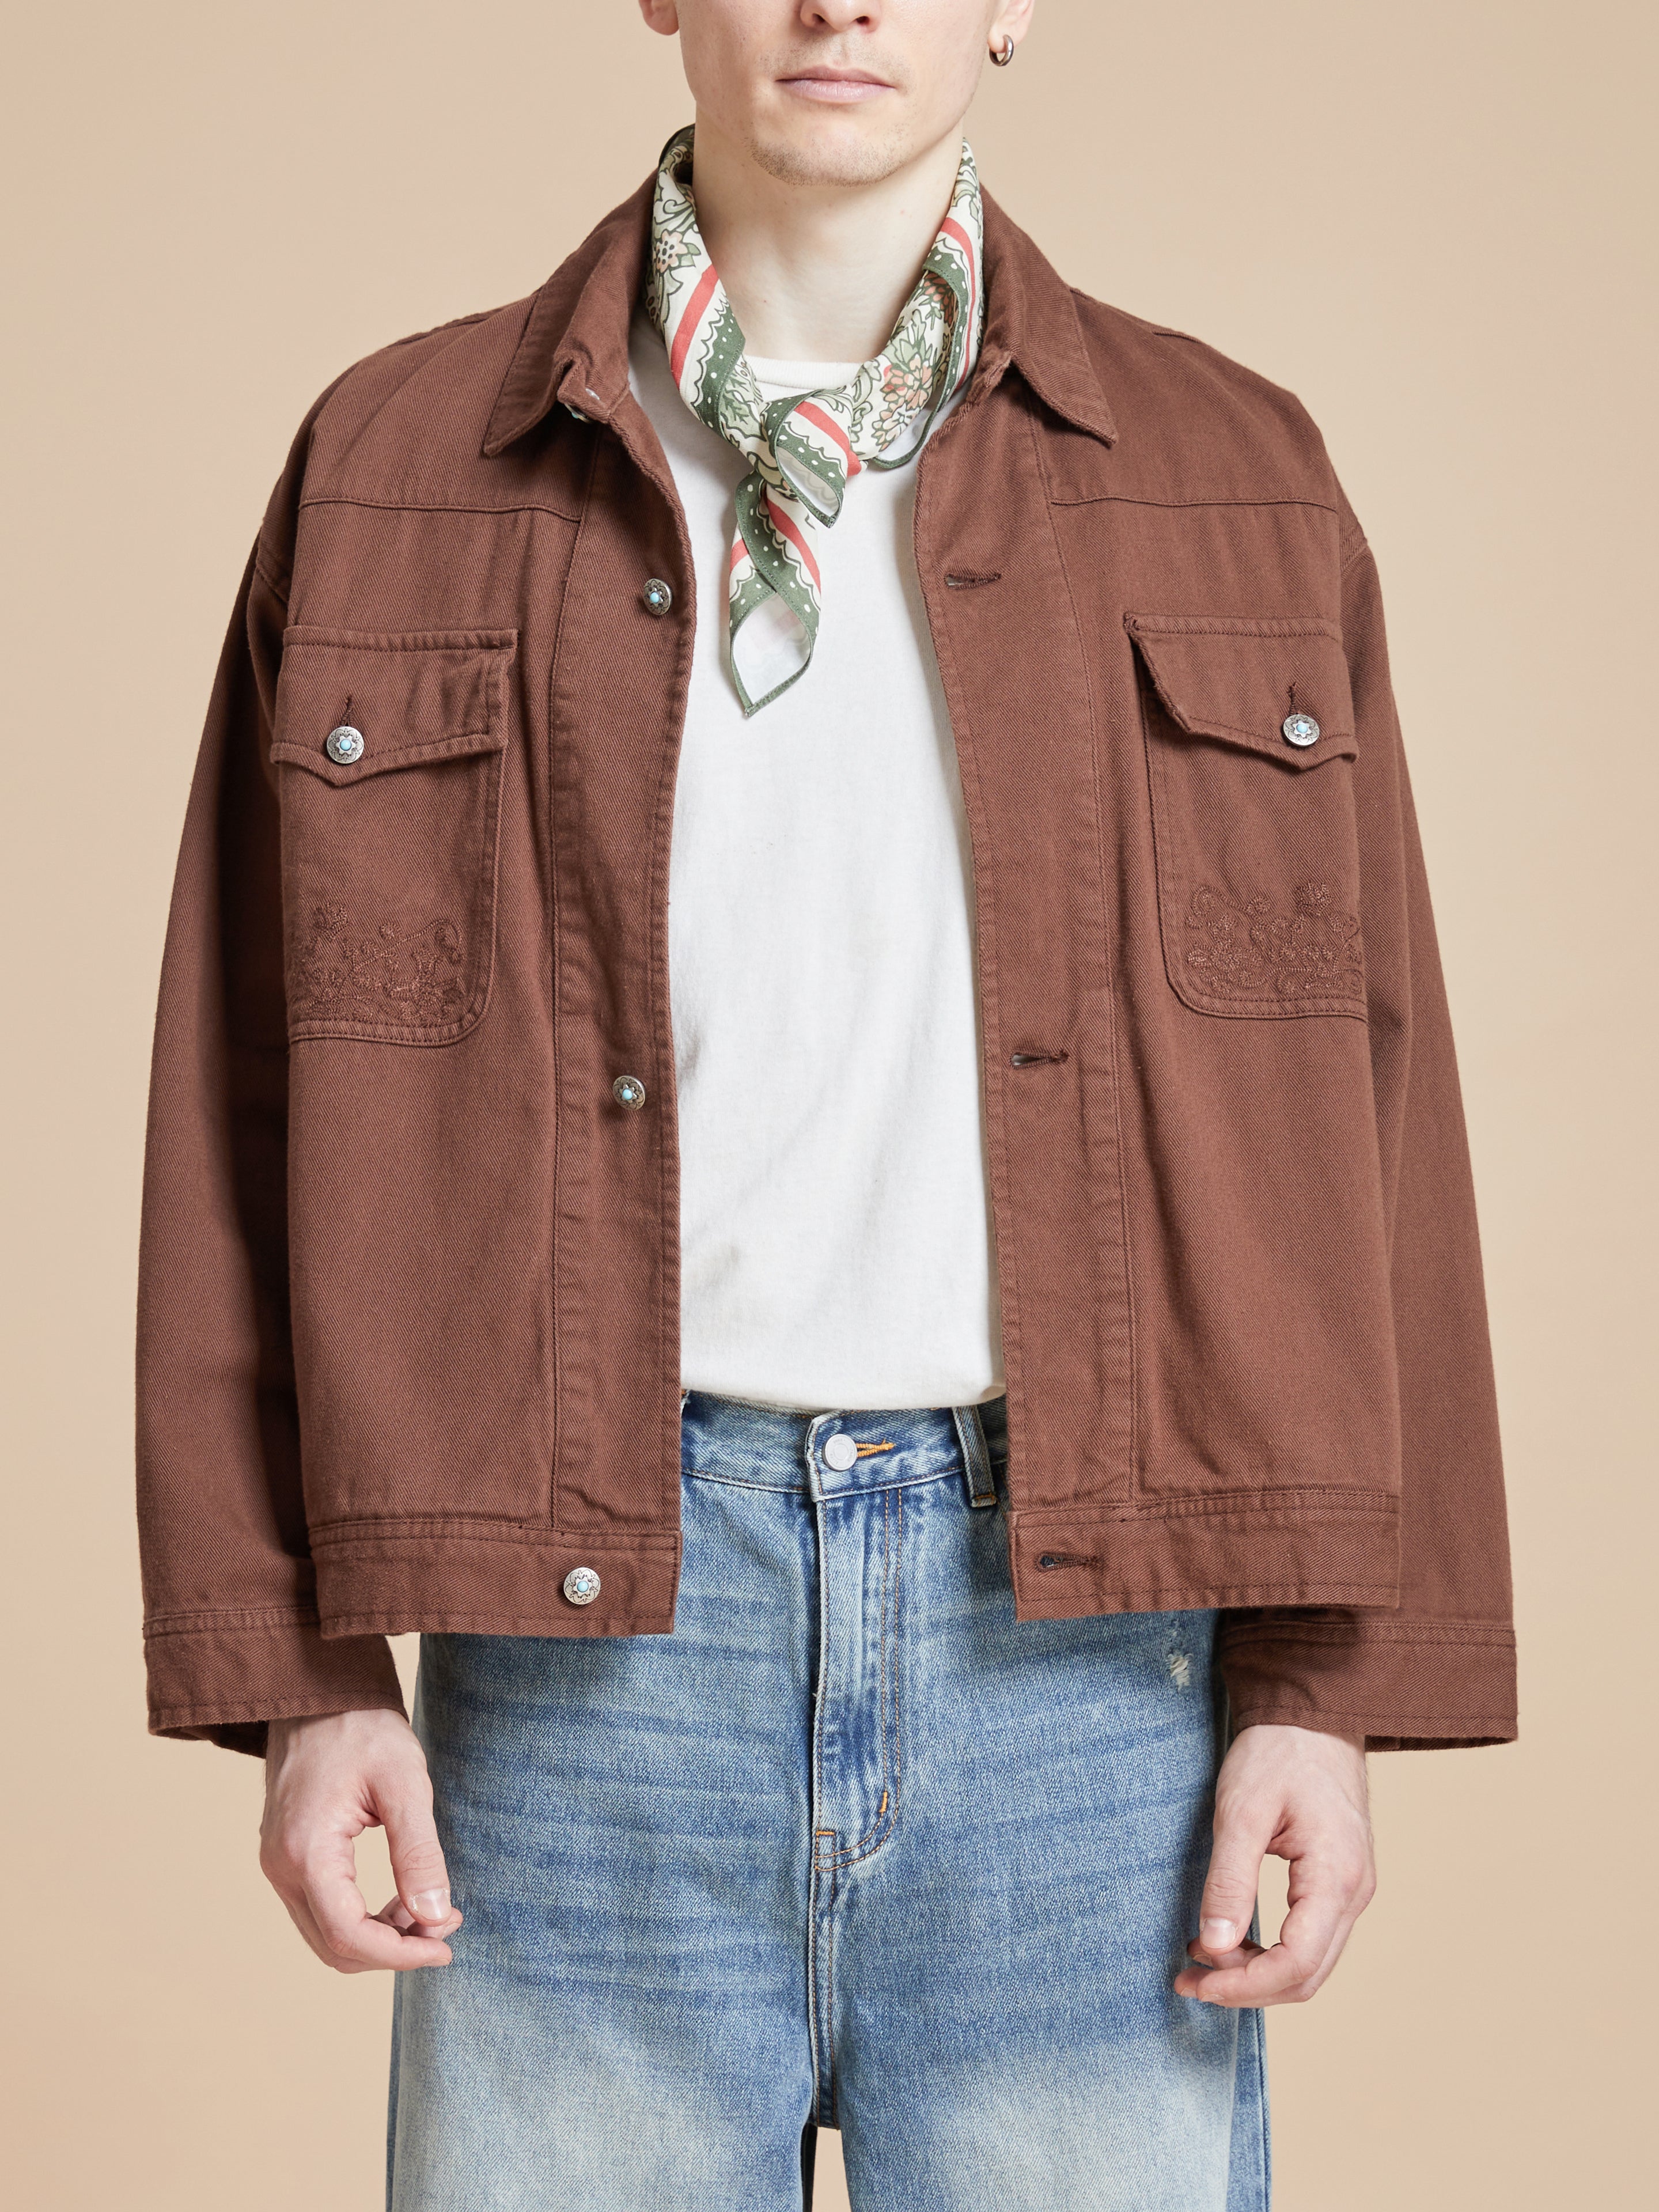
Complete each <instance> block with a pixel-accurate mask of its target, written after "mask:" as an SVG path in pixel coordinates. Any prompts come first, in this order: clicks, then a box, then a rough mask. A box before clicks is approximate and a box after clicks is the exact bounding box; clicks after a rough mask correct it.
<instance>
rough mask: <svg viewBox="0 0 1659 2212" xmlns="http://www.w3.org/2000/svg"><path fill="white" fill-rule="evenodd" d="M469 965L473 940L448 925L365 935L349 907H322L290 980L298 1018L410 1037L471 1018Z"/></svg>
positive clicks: (387, 927) (384, 928) (386, 926)
mask: <svg viewBox="0 0 1659 2212" xmlns="http://www.w3.org/2000/svg"><path fill="white" fill-rule="evenodd" d="M465 959H466V941H465V938H464V936H463V934H462V933H461V931H460V930H459V928H458V927H456V925H455V923H453V921H449V920H448V919H447V917H443V916H441V917H439V918H438V919H437V920H435V921H428V922H423V923H422V925H421V926H420V927H418V928H416V929H399V928H398V927H397V925H396V924H395V923H393V922H389V921H383V922H381V923H380V926H379V927H378V928H375V929H372V930H369V931H367V932H364V933H359V931H358V930H357V929H356V927H354V926H353V925H352V924H351V923H350V922H349V918H348V916H347V913H346V909H345V908H344V907H343V906H319V907H316V908H313V912H312V917H311V933H310V935H309V937H307V939H306V940H305V942H304V943H303V944H302V945H301V946H300V947H299V948H298V950H297V951H296V952H295V961H294V968H293V971H292V973H291V975H290V976H289V1015H290V1018H291V1019H293V1020H294V1021H296V1022H373V1023H375V1024H382V1025H384V1024H387V1023H401V1024H404V1026H406V1027H408V1028H410V1029H435V1028H438V1027H440V1026H441V1025H445V1024H450V1023H453V1022H459V1020H460V1019H461V1018H462V1016H463V1015H464V1014H465V1012H466V994H465V990H464V989H463V987H462V982H461V973H462V970H463V969H464V967H465Z"/></svg>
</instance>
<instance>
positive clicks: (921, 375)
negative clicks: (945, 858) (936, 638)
mask: <svg viewBox="0 0 1659 2212" xmlns="http://www.w3.org/2000/svg"><path fill="white" fill-rule="evenodd" d="M694 137H695V131H694V128H693V126H692V125H689V124H688V125H687V126H686V127H685V129H684V130H683V131H676V132H675V134H674V136H673V137H671V139H670V140H669V142H668V143H667V145H666V146H665V147H664V149H663V153H662V160H661V161H660V162H659V165H658V168H657V184H656V191H655V195H654V197H653V204H652V214H651V275H650V278H649V282H648V285H647V294H646V306H647V311H648V313H649V314H650V317H651V319H652V321H653V323H654V324H655V325H656V327H657V329H658V331H659V332H660V333H661V336H662V340H663V343H664V344H665V346H666V348H667V349H668V366H669V370H670V373H671V374H672V376H673V379H674V382H675V384H676V386H678V391H679V394H680V397H681V398H682V399H684V402H685V404H686V405H687V406H688V407H689V408H690V410H691V411H692V413H693V414H694V415H696V416H697V417H698V418H699V420H700V421H702V422H706V423H707V424H708V427H709V428H710V429H711V430H714V431H716V432H718V433H719V435H720V436H721V437H722V438H724V439H725V440H726V442H727V443H728V444H729V445H732V446H733V447H736V448H737V450H738V453H741V454H742V455H743V456H744V459H746V460H747V461H748V463H749V468H748V471H747V472H746V473H745V475H744V477H743V480H742V482H741V483H739V484H738V492H737V527H736V530H735V532H733V535H732V556H731V564H730V569H729V574H728V584H727V588H728V594H729V620H728V628H727V635H728V639H729V642H730V652H731V659H732V679H733V681H734V682H735V683H736V684H737V688H738V697H739V699H740V700H741V701H742V702H743V710H744V714H757V713H758V711H759V710H760V708H763V707H765V706H768V705H769V704H770V702H772V701H773V700H774V699H775V698H777V697H778V696H779V695H780V694H781V692H784V691H787V690H788V689H789V686H790V685H791V684H793V683H795V682H796V681H797V680H798V678H799V677H800V676H801V675H803V674H804V673H805V670H806V667H807V665H808V664H809V663H810V661H811V658H812V647H813V645H814V643H815V642H816V641H817V632H818V623H819V620H820V617H821V616H822V612H823V600H822V591H821V584H820V579H819V573H818V561H817V533H818V532H820V531H821V530H827V529H829V527H831V526H833V524H834V523H835V521H836V517H837V516H838V515H839V514H840V513H841V509H842V500H843V499H844V498H845V496H846V495H847V489H848V484H849V483H851V481H852V479H853V478H854V477H855V476H857V475H859V474H860V472H861V471H863V470H865V469H896V468H902V466H903V465H904V464H905V462H907V461H908V460H909V459H912V458H913V457H914V456H915V453H918V452H919V451H920V449H921V447H922V445H923V444H924V443H925V442H926V440H927V433H928V431H929V430H930V429H931V428H932V427H933V422H934V419H935V417H936V416H938V414H939V410H940V409H941V408H942V407H943V406H944V405H945V403H946V402H947V401H948V400H949V399H951V398H952V397H953V395H954V394H955V393H957V392H959V391H960V390H961V389H962V387H963V385H964V384H966V382H967V381H968V379H969V376H970V375H971V374H972V373H973V367H974V363H975V361H976V360H977V359H978V357H979V347H980V339H981V334H982V332H983V330H984V325H985V302H984V297H983V287H982V285H981V278H980V267H981V249H982V241H983V233H984V216H983V210H982V209H981V202H980V192H979V173H978V172H977V170H976V169H975V167H974V157H973V155H972V154H971V153H970V152H969V149H968V148H967V147H966V146H965V145H964V146H963V149H962V161H961V165H960V167H958V168H957V181H956V184H955V186H954V188H953V189H952V191H951V204H950V207H949V209H948V210H947V211H946V213H945V220H944V222H942V223H941V224H940V225H939V233H938V235H937V236H936V237H935V238H934V240H933V245H932V246H930V247H929V248H928V252H927V259H926V260H925V261H924V262H923V263H922V265H921V276H919V277H918V278H917V279H916V283H915V289H914V291H912V293H911V295H910V296H909V298H908V300H907V301H905V304H904V307H903V309H902V312H901V313H900V315H899V319H898V320H897V322H896V323H895V324H894V325H893V331H892V335H891V337H890V338H889V339H888V341H887V343H886V345H885V346H884V348H883V349H882V350H881V352H880V353H879V354H878V355H877V356H876V357H875V359H874V360H873V361H866V362H863V363H862V364H861V365H860V368H859V369H858V371H857V373H856V374H855V375H854V377H853V378H852V379H851V380H850V381H849V382H848V383H846V384H843V385H838V386H835V387H833V388H832V389H829V390H825V391H819V392H797V393H794V394H793V395H789V394H786V395H785V396H784V397H783V398H779V399H775V400H772V401H770V402H768V401H767V400H766V399H764V398H763V396H762V393H761V389H760V386H759V385H758V383H757V381H756V378H755V373H754V371H753V369H752V368H750V365H749V360H748V356H747V355H746V353H745V351H744V337H743V332H742V331H741V330H740V329H739V327H738V319H737V317H736V315H735V314H733V313H732V303H731V301H729V300H728V299H727V298H726V291H725V288H724V287H723V286H722V284H721V283H720V276H719V275H718V273H717V272H716V270H715V268H714V262H713V261H712V260H711V259H710V258H709V255H708V247H707V246H705V245H704V244H703V240H702V232H701V230H700V229H699V228H697V211H696V204H695V202H694V200H693V198H692V196H691V164H692V146H693V140H694Z"/></svg>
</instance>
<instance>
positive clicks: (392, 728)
mask: <svg viewBox="0 0 1659 2212" xmlns="http://www.w3.org/2000/svg"><path fill="white" fill-rule="evenodd" d="M517 636H518V633H517V632H516V631H515V630H419V631H410V632H406V633H403V634H394V633H390V632H383V631H361V630H339V629H316V628H312V627H307V626H304V625H301V626H298V627H295V628H294V629H289V630H288V631H286V632H285V633H284V635H283V665H282V675H281V678H280V680H279V683H278V685H277V692H276V733H275V738H274V740H273V742H272V744H271V748H270V757H271V760H272V762H273V763H274V764H275V766H274V769H273V773H274V774H275V775H276V781H277V787H278V794H279V798H280V802H281V807H282V847H283V933H284V940H285V941H284V966H285V971H286V977H287V990H288V1018H289V1036H291V1037H294V1038H296V1039H297V1038H301V1037H325V1036H331V1037H362V1038H368V1039H373V1040H380V1041H385V1042H394V1043H398V1044H451V1043H453V1042H454V1041H455V1039H456V1038H458V1037H461V1036H465V1035H466V1033H467V1031H468V1030H471V1029H472V1028H474V1027H475V1026H476V1025H477V1023H478V1022H479V1021H481V1020H482V1019H483V1013H484V1009H485V1007H486V1006H488V1005H489V987H490V980H491V976H492V975H493V973H494V969H495V872H496V856H497V851H498V844H499V834H500V818H501V771H502V766H503V761H504V757H505V754H506V750H507V668H508V665H509V663H510V662H511V660H512V657H513V647H514V645H515V643H516V641H517Z"/></svg>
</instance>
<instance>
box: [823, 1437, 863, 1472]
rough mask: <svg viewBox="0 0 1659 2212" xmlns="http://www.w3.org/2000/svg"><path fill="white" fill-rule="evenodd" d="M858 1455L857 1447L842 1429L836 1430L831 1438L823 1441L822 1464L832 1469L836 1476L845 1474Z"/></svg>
mask: <svg viewBox="0 0 1659 2212" xmlns="http://www.w3.org/2000/svg"><path fill="white" fill-rule="evenodd" d="M858 1455H859V1448H858V1446H857V1445H856V1444H855V1443H854V1442H853V1439H852V1438H851V1437H849V1436H848V1434H847V1432H846V1431H845V1430H844V1429H837V1430H836V1433H835V1435H834V1436H833V1437H826V1438H825V1439H824V1445H823V1463H824V1465H825V1466H826V1467H832V1468H834V1469H835V1470H836V1474H846V1472H847V1470H848V1468H849V1467H851V1466H852V1464H853V1462H854V1460H855V1459H857V1457H858Z"/></svg>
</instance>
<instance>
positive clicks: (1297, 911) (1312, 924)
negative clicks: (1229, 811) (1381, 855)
mask: <svg viewBox="0 0 1659 2212" xmlns="http://www.w3.org/2000/svg"><path fill="white" fill-rule="evenodd" d="M1187 927H1188V929H1189V930H1191V931H1193V932H1194V933H1195V934H1196V937H1197V939H1198V941H1197V942H1196V943H1195V944H1190V945H1188V950H1187V965H1188V968H1190V969H1193V970H1194V975H1195V977H1196V979H1197V981H1199V982H1200V986H1201V987H1202V988H1204V989H1205V990H1207V991H1211V992H1213V993H1214V994H1215V995H1216V996H1217V997H1218V998H1237V999H1262V998H1269V997H1272V998H1282V999H1299V998H1310V999H1330V998H1344V999H1363V998H1364V995H1365V975H1364V951H1363V949H1362V946H1361V944H1360V939H1359V917H1358V915H1352V914H1346V913H1345V912H1344V911H1343V910H1342V908H1340V907H1336V906H1333V905H1332V903H1331V895H1330V887H1329V885H1328V884H1297V887H1296V892H1295V903H1294V909H1293V911H1292V912H1291V913H1289V914H1282V913H1276V912H1275V911H1274V908H1273V902H1272V901H1271V900H1270V899H1268V898H1267V897H1266V896H1264V895H1263V894H1261V893H1260V892H1258V893H1257V895H1256V896H1255V897H1254V898H1252V899H1249V900H1247V901H1246V902H1244V904H1243V906H1237V905H1235V904H1234V903H1233V902H1232V901H1231V899H1229V898H1228V897H1227V896H1226V895H1225V893H1224V892H1222V891H1218V890H1216V889H1215V887H1214V885H1213V884H1200V885H1199V886H1198V888H1197V890H1195V891H1194V893H1193V896H1192V903H1191V904H1190V906H1189V907H1188V910H1187Z"/></svg>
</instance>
